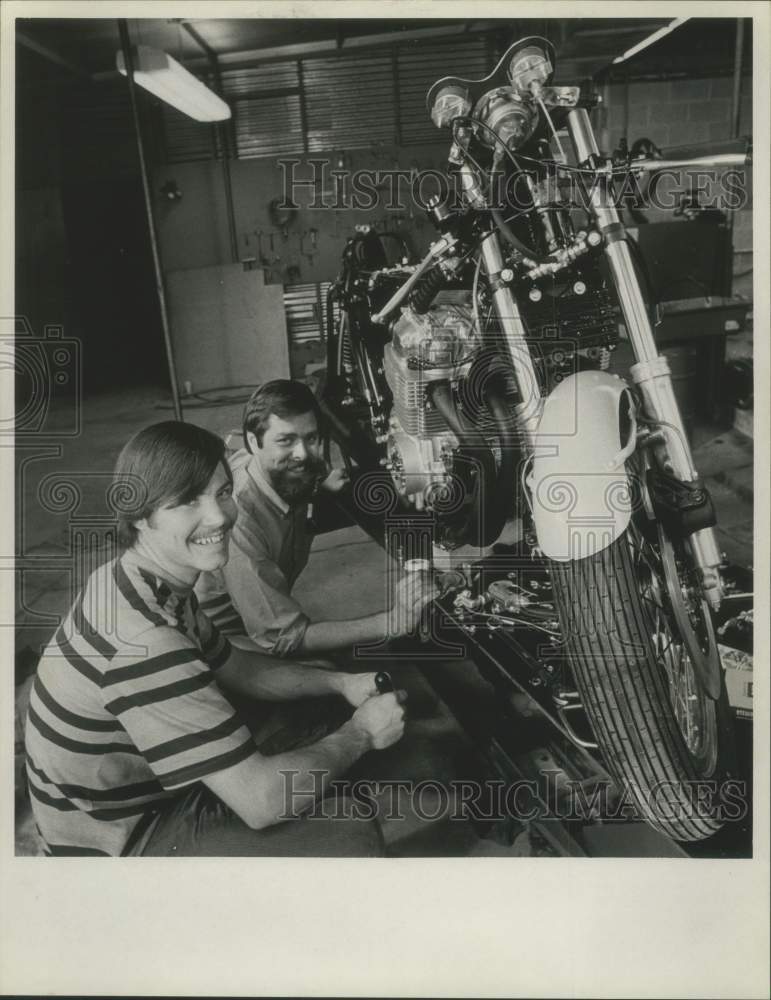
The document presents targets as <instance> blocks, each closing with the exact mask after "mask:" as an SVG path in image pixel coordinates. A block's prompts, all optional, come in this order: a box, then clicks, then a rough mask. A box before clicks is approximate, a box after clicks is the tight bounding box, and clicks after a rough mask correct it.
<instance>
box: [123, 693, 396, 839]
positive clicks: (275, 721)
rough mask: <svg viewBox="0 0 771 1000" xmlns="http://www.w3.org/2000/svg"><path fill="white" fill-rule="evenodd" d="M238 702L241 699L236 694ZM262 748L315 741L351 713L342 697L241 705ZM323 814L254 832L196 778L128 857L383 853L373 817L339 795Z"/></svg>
mask: <svg viewBox="0 0 771 1000" xmlns="http://www.w3.org/2000/svg"><path fill="white" fill-rule="evenodd" d="M233 700H234V701H235V700H236V699H233ZM238 707H239V708H240V709H241V711H242V713H243V715H244V718H245V719H246V721H247V722H248V723H249V726H250V728H251V730H252V734H253V736H254V738H255V744H256V746H257V749H258V750H259V751H260V753H262V754H264V755H265V756H268V757H270V756H273V755H274V754H277V753H282V752H287V751H289V750H294V749H297V748H298V747H301V746H307V745H308V744H309V743H315V742H316V741H317V740H320V739H322V738H323V737H324V736H326V735H328V734H329V733H331V732H334V730H336V729H338V728H339V727H340V726H341V725H342V723H343V722H344V721H345V719H346V718H348V716H349V715H350V708H349V707H348V706H347V705H346V704H345V703H344V702H343V700H342V699H340V698H333V697H329V698H305V699H300V700H298V701H294V702H281V703H275V704H273V705H269V704H266V703H264V702H263V703H261V704H255V703H253V702H252V703H251V704H250V703H248V702H244V703H243V704H241V703H239V705H238ZM316 812H317V813H319V814H320V815H318V816H315V817H312V816H308V815H305V816H302V817H300V818H296V819H289V820H286V821H285V822H283V823H278V824H276V825H275V826H270V827H266V828H265V829H263V830H252V829H251V828H250V827H248V826H247V825H246V823H244V821H243V820H242V819H240V818H239V817H238V816H237V815H236V814H235V813H234V812H233V810H232V809H230V808H228V806H226V805H225V804H224V803H223V802H222V801H221V800H220V799H218V798H217V796H216V795H214V793H213V792H211V791H209V789H208V788H206V786H205V785H203V784H201V783H200V782H197V783H196V784H195V785H193V786H192V787H191V788H190V789H185V791H184V792H182V793H180V794H179V795H176V796H174V797H173V798H172V799H170V800H169V802H168V803H167V804H166V805H165V806H164V807H163V808H162V809H161V811H160V812H159V813H158V814H157V815H156V816H155V817H153V818H152V819H150V820H149V823H148V824H147V825H146V826H145V829H144V832H143V833H141V834H140V835H138V836H136V837H135V838H134V841H135V844H134V846H133V847H132V849H131V851H130V853H131V854H141V855H143V856H145V857H174V856H177V857H275V858H281V857H319V858H323V857H335V858H348V857H380V856H382V854H383V839H382V835H381V833H380V828H379V826H378V824H377V822H376V821H375V820H374V819H364V818H357V811H356V809H355V804H354V803H351V802H348V801H346V800H345V799H344V797H339V800H338V801H335V803H334V805H330V806H328V807H320V808H319V809H318V810H316Z"/></svg>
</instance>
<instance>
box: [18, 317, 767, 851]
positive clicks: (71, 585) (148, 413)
mask: <svg viewBox="0 0 771 1000" xmlns="http://www.w3.org/2000/svg"><path fill="white" fill-rule="evenodd" d="M748 348H749V349H748ZM728 354H729V357H730V356H748V355H751V335H750V336H749V341H748V340H747V335H740V338H739V339H738V340H734V342H733V343H730V342H729V350H728ZM241 409H242V404H241V403H236V404H224V405H219V406H216V407H207V408H198V407H194V406H191V407H189V408H187V409H186V411H185V418H186V419H187V420H189V421H191V422H193V423H197V424H200V425H201V426H203V427H207V428H209V429H211V430H214V431H216V432H218V433H221V434H224V433H226V432H227V431H229V430H231V429H234V428H238V426H239V424H240V417H241ZM172 415H173V414H172V411H171V408H170V405H169V401H168V392H167V391H165V390H163V389H154V388H141V389H130V390H123V391H115V392H111V393H105V394H103V395H99V396H94V397H91V398H89V399H86V400H84V401H83V404H82V431H81V434H80V435H79V436H77V437H74V438H70V439H62V440H61V442H60V443H58V444H57V445H56V446H55V447H54V448H53V449H51V448H47V447H43V446H42V445H40V446H38V445H37V444H34V445H33V446H32V447H24V448H18V449H17V459H16V461H17V480H16V497H17V511H18V516H17V539H16V541H17V544H16V552H17V557H18V556H21V559H18V558H17V565H18V566H21V567H23V569H22V571H20V572H18V573H17V576H16V594H15V597H16V617H15V622H16V651H17V656H16V660H17V690H16V694H17V703H18V712H17V726H16V741H17V749H19V740H20V738H21V724H22V717H23V712H24V701H25V694H26V689H27V688H28V684H29V681H28V680H27V683H24V684H22V685H19V684H18V682H19V681H24V680H25V678H27V675H28V673H29V666H30V664H33V663H34V662H35V661H36V658H37V654H38V652H39V650H40V648H41V647H42V646H43V645H44V644H45V643H46V642H47V640H48V638H49V637H50V635H51V634H52V632H53V630H54V628H55V626H56V624H58V616H59V615H62V614H64V613H65V612H66V611H67V609H68V607H69V605H70V604H71V602H72V599H73V596H74V594H73V591H74V589H75V586H76V583H77V577H78V575H79V574H80V573H82V572H83V571H84V570H85V571H88V569H89V567H79V568H76V569H75V570H74V569H73V559H72V558H71V555H70V552H71V544H72V539H73V536H74V534H75V533H86V534H87V535H88V536H89V537H90V539H91V542H92V543H93V542H94V541H98V539H100V538H101V537H102V536H103V534H104V528H105V520H104V519H105V516H106V514H107V508H106V504H105V489H106V487H107V485H108V484H109V480H110V475H111V470H112V467H113V463H114V460H115V457H116V455H117V452H118V450H119V449H120V447H121V446H122V444H123V443H124V442H125V441H126V439H127V438H128V437H129V435H130V434H131V433H133V432H134V431H135V430H137V429H138V428H140V427H142V426H145V425H146V424H149V423H153V422H155V421H158V420H163V419H170V418H171V417H172ZM743 426H744V427H745V428H746V427H747V426H748V424H747V420H746V415H745V421H744V424H743ZM750 426H751V425H750ZM693 443H694V448H695V457H696V463H697V466H698V468H699V469H700V471H701V472H702V474H703V475H704V476H705V477H706V478H707V480H708V484H709V487H710V489H711V491H712V495H713V497H714V500H715V505H716V508H717V514H718V523H719V525H720V528H719V529H718V533H719V540H720V544H721V547H722V549H723V550H724V551H725V553H726V556H727V558H728V560H729V561H731V562H734V563H736V564H738V565H740V566H744V567H750V566H751V565H752V559H753V546H752V541H753V535H752V530H753V528H752V509H753V508H752V500H753V485H752V477H753V448H752V439H751V438H749V437H747V436H746V435H745V434H742V433H740V432H739V431H737V430H735V429H733V428H725V427H724V428H720V427H715V426H708V425H702V426H699V427H697V428H696V430H695V433H694V442H693ZM103 557H104V552H103V553H102V558H103ZM100 561H101V558H97V560H96V562H97V563H98V562H100ZM331 582H333V583H334V585H333V586H332V585H330V584H331ZM385 588H386V580H385V560H384V558H383V553H382V550H381V549H380V548H379V547H378V546H377V545H376V544H375V543H374V542H373V541H371V540H370V539H369V537H368V536H367V535H365V534H364V532H363V531H361V529H359V528H357V527H349V528H344V529H340V530H337V531H334V532H330V533H328V534H325V535H320V536H319V537H318V538H317V539H316V541H315V543H314V549H313V553H312V556H311V560H310V564H309V566H308V568H307V569H306V571H305V573H304V574H303V576H302V578H301V579H300V581H299V582H298V584H297V587H296V593H297V594H298V596H299V598H300V600H301V601H302V603H303V605H304V606H305V607H306V609H307V610H308V611H309V613H310V614H311V616H312V617H316V616H321V615H324V616H327V617H332V618H334V617H353V616H357V615H362V614H367V613H369V612H372V611H376V610H379V609H380V608H382V607H383V601H384V594H385ZM377 669H382V664H381V665H379V666H378V668H377ZM441 725H442V726H443V727H444V728H445V729H446V730H447V731H448V732H449V731H452V730H453V729H456V730H457V728H458V727H457V724H456V723H455V722H454V720H453V719H452V718H451V717H450V715H449V713H448V712H447V711H446V710H444V713H443V721H442V723H441ZM457 735H460V733H459V730H458V733H457ZM20 764H21V760H20V759H19V768H18V769H17V770H18V774H17V786H18V787H17V799H16V802H17V814H16V830H17V853H19V854H32V853H36V852H37V841H36V836H35V833H34V828H33V825H32V823H31V817H30V811H29V804H28V801H27V799H26V795H25V794H24V788H23V782H22V781H20V780H18V779H19V777H20V773H21V770H20ZM451 839H452V838H449V839H448V840H447V842H446V852H440V851H437V853H453V854H466V855H470V854H474V855H476V854H485V853H499V852H500V850H501V849H500V847H498V846H496V845H492V844H490V845H486V844H485V843H484V842H480V841H478V840H477V839H476V837H475V836H474V835H473V834H472V833H470V831H468V830H466V831H464V832H463V833H462V834H461V835H460V836H458V837H456V839H455V842H452V843H451ZM528 850H529V848H528V846H527V844H526V843H523V842H522V841H519V842H518V843H517V844H515V846H514V847H513V848H511V849H506V851H507V853H514V854H527V853H528ZM418 853H421V851H420V850H418Z"/></svg>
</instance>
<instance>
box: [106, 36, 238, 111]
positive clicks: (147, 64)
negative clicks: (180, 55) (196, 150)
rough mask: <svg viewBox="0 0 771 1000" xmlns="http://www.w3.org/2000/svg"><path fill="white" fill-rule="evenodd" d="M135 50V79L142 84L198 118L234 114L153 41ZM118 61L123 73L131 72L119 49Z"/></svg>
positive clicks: (157, 95)
mask: <svg viewBox="0 0 771 1000" xmlns="http://www.w3.org/2000/svg"><path fill="white" fill-rule="evenodd" d="M131 54H132V57H133V61H134V80H135V81H136V82H137V83H138V84H139V86H140V87H144V89H145V90H149V91H150V93H151V94H155V96H156V97H158V98H160V99H161V100H162V101H165V102H166V104H170V105H171V106H172V107H173V108H176V109H177V111H181V112H182V114H183V115H189V116H190V117H191V118H195V120H196V121H197V122H224V121H226V120H227V119H228V118H230V108H229V107H228V106H227V104H226V103H225V102H224V101H223V100H222V99H221V98H220V97H217V95H216V94H215V93H214V92H213V91H211V90H209V88H208V87H207V86H206V84H204V83H201V81H200V80H199V79H198V78H197V77H195V76H193V74H192V73H188V71H187V70H186V69H185V67H184V66H181V65H180V64H179V63H178V62H177V61H176V59H172V58H171V56H170V55H168V54H167V53H166V52H162V51H161V50H160V49H152V48H150V46H149V45H137V46H136V47H135V48H133V49H132V52H131ZM115 64H116V66H117V67H118V72H119V73H122V74H123V76H127V75H128V74H127V71H126V60H125V59H124V58H123V52H122V51H119V52H118V53H117V55H116V57H115Z"/></svg>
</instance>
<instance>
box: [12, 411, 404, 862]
mask: <svg viewBox="0 0 771 1000" xmlns="http://www.w3.org/2000/svg"><path fill="white" fill-rule="evenodd" d="M115 480H116V488H117V492H115V493H114V498H115V502H116V506H119V508H120V514H119V532H120V540H121V543H122V545H123V551H122V554H121V555H120V556H119V557H118V558H116V559H115V560H113V561H111V562H107V563H105V564H104V565H103V566H101V567H100V568H99V569H97V570H96V571H95V572H94V573H93V574H92V575H91V577H90V578H89V580H88V582H87V583H86V585H85V587H84V589H83V591H82V593H81V594H80V595H79V596H78V598H77V600H76V601H75V604H74V606H73V607H72V610H71V611H70V613H69V615H68V616H67V618H66V619H65V620H64V621H63V622H62V625H61V627H60V628H59V629H58V631H57V632H56V634H55V636H54V638H53V639H52V640H51V642H50V644H49V645H48V647H47V648H46V650H45V652H44V655H43V657H42V659H41V661H40V664H39V666H38V671H37V677H36V680H35V684H34V688H33V691H32V695H31V699H30V706H29V713H28V719H27V727H26V749H27V773H28V779H29V787H30V794H31V799H32V806H33V811H34V814H35V818H36V821H37V824H38V827H39V830H40V833H41V835H42V837H43V840H44V842H45V845H46V853H49V854H68V855H73V854H74V855H90V854H94V855H120V854H144V855H165V854H177V855H210V856H226V855H238V856H249V855H273V856H277V855H289V856H294V855H302V854H309V855H315V856H317V855H325V854H329V855H337V856H349V855H355V854H377V853H380V844H381V841H380V836H379V832H378V830H377V827H376V825H375V824H373V823H372V822H368V821H364V820H360V819H356V818H353V817H351V815H350V813H351V810H348V811H346V809H345V808H339V807H338V808H336V809H335V810H333V815H336V816H338V817H340V816H347V817H348V818H346V819H336V820H335V819H329V818H326V819H325V818H321V819H314V818H311V819H308V818H307V816H306V818H305V819H302V818H292V819H288V820H287V821H286V822H281V820H282V819H284V818H286V816H287V815H289V812H291V811H292V810H294V811H295V812H296V811H298V810H303V809H304V810H306V811H307V810H308V809H310V808H311V806H312V805H313V802H314V797H315V798H318V797H319V796H323V795H324V792H325V790H328V789H329V786H330V782H332V781H333V780H334V779H336V778H338V777H339V776H341V775H342V774H343V773H345V772H346V771H347V770H348V769H349V768H350V767H351V766H352V765H353V764H354V763H355V762H356V761H357V760H358V759H359V758H360V757H361V756H362V755H363V754H365V753H366V752H367V751H369V750H372V749H383V748H385V747H388V746H390V745H392V744H393V743H395V742H396V741H398V740H399V739H400V737H401V735H402V733H403V730H404V712H403V709H402V707H401V705H400V704H399V700H398V699H397V697H396V696H395V695H394V694H393V693H389V694H383V695H378V694H377V691H376V688H375V684H374V675H373V674H344V673H337V672H335V671H326V670H317V669H314V668H312V667H308V666H304V665H301V664H296V663H293V662H291V661H287V660H281V661H276V660H273V659H271V658H270V657H267V656H263V655H261V654H259V653H256V652H250V651H245V650H241V649H236V648H235V647H231V645H230V643H229V641H228V640H227V639H226V638H225V637H224V636H222V635H220V633H219V632H218V630H217V628H216V626H215V625H213V624H212V623H211V622H210V621H209V619H207V617H206V616H205V615H204V614H203V613H202V612H201V611H200V610H199V608H198V602H197V600H196V597H195V595H194V593H193V586H194V584H195V582H196V580H197V578H198V575H199V574H200V573H201V572H202V571H213V570H217V569H219V568H221V567H222V566H223V565H224V564H225V563H226V562H227V557H228V540H229V535H230V531H231V529H232V527H233V524H234V522H235V519H236V511H235V505H234V503H233V499H232V496H231V493H232V477H231V473H230V469H229V467H228V465H227V462H226V461H225V458H224V445H223V443H222V441H221V440H220V439H219V438H218V437H216V436H215V435H213V434H210V433H209V432H208V431H205V430H202V429H200V428H198V427H195V426H193V425H191V424H184V423H178V422H174V421H168V422H165V423H161V424H156V425H153V426H152V427H148V428H146V429H145V430H143V431H140V432H139V433H138V434H136V435H134V437H133V438H132V439H131V440H130V441H129V442H128V444H127V445H126V446H125V447H124V449H123V451H122V452H121V455H120V457H119V459H118V464H117V468H116V476H115ZM229 693H230V694H232V695H234V696H238V697H247V698H249V699H257V700H258V701H259V702H261V703H265V702H284V701H292V700H298V699H303V700H304V699H310V698H315V699H320V698H321V699H322V701H321V703H322V704H323V696H331V695H337V696H342V699H344V700H345V702H347V703H348V705H349V709H348V710H347V711H346V712H345V713H343V714H344V715H348V714H349V713H350V711H351V709H353V712H352V714H351V715H350V718H348V719H347V721H344V722H343V723H342V725H340V726H339V728H337V730H336V731H334V732H331V733H329V734H328V735H321V734H322V733H324V732H326V731H328V729H329V727H330V726H329V722H328V721H324V717H325V716H326V718H327V719H328V718H329V716H330V713H329V712H328V711H325V712H320V713H319V712H316V713H315V714H314V713H313V712H311V713H310V716H311V719H312V721H313V723H314V725H315V729H314V728H313V727H309V726H308V725H307V724H306V725H305V728H304V730H303V725H302V724H300V725H299V726H298V725H297V720H295V724H294V725H292V721H291V712H289V711H288V710H287V712H286V714H285V715H281V714H280V713H279V714H278V716H277V717H278V719H279V724H278V726H277V725H276V722H275V719H276V716H275V715H274V716H273V719H272V722H271V718H270V715H271V713H266V723H267V727H266V730H265V732H266V733H268V735H269V736H270V739H269V740H266V741H265V742H264V743H263V744H262V749H263V753H261V752H260V750H259V749H258V746H257V745H256V743H255V737H253V736H252V734H251V733H250V731H249V729H248V728H247V727H246V724H245V721H244V718H243V716H242V715H241V714H240V712H239V711H238V710H237V709H236V708H235V707H234V704H233V702H232V701H231V700H230V699H229V697H228V694H229ZM330 700H331V699H330ZM337 702H338V704H339V705H344V702H343V701H342V700H341V699H340V698H338V699H337ZM308 704H309V703H308V702H305V701H302V702H300V701H296V704H295V706H291V707H292V708H294V707H297V711H298V713H299V717H300V719H301V722H302V718H303V717H304V716H303V713H304V712H306V713H307V707H308ZM316 704H320V702H319V701H318V700H317V701H316ZM332 714H333V715H334V714H335V713H332ZM336 714H337V721H338V722H339V721H341V718H342V717H341V715H340V713H339V712H337V713H336ZM286 720H289V728H288V730H284V731H283V732H282V731H281V724H282V722H283V721H286ZM271 725H272V729H271ZM320 735H321V738H318V737H319V736H320ZM314 737H316V738H315V740H314ZM256 738H257V739H258V740H259V736H258V737H256ZM308 740H311V742H308ZM265 752H270V753H272V754H274V755H273V756H265V755H264V753H265ZM288 776H291V791H292V795H291V799H288V797H287V789H288ZM288 810H289V812H288ZM327 815H328V813H327Z"/></svg>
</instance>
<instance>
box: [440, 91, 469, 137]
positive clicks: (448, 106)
mask: <svg viewBox="0 0 771 1000" xmlns="http://www.w3.org/2000/svg"><path fill="white" fill-rule="evenodd" d="M469 111H471V101H470V100H469V96H468V90H466V88H465V87H461V86H460V85H459V84H448V85H447V86H446V87H442V89H441V90H440V91H439V92H438V93H437V95H436V97H435V98H434V103H433V105H432V107H431V121H432V122H433V123H434V125H436V126H438V127H439V128H443V127H444V126H449V125H451V124H452V123H453V121H454V119H456V118H462V117H463V116H464V115H467V114H468V113H469Z"/></svg>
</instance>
